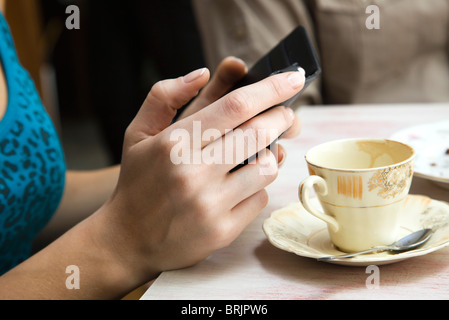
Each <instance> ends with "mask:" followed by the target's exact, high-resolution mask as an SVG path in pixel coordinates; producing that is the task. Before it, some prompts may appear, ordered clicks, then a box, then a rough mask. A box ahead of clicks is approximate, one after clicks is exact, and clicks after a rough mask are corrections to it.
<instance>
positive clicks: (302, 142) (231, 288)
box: [142, 104, 449, 300]
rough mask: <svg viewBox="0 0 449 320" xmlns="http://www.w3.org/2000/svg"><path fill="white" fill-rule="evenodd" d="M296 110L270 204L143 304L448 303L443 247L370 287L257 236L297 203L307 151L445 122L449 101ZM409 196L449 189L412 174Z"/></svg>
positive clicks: (165, 277)
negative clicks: (298, 129)
mask: <svg viewBox="0 0 449 320" xmlns="http://www.w3.org/2000/svg"><path fill="white" fill-rule="evenodd" d="M297 112H298V114H299V116H300V118H301V119H302V122H303V129H302V133H301V135H300V136H299V137H298V138H295V139H293V140H290V141H287V140H284V141H282V144H283V146H284V147H285V148H286V150H287V152H288V156H287V160H286V162H285V164H284V167H282V168H281V169H280V171H279V177H278V178H277V180H276V181H275V182H274V183H273V184H272V185H270V186H269V187H268V188H267V190H268V192H269V195H270V201H269V204H268V206H267V207H266V208H265V209H264V210H263V211H262V212H261V213H260V215H259V216H258V218H256V220H254V221H253V223H252V224H250V225H249V227H248V228H247V229H246V230H245V231H244V232H243V233H242V234H241V235H240V237H239V238H237V239H236V240H235V241H234V242H233V243H232V244H231V245H230V246H229V247H227V248H224V249H221V250H218V251H216V252H214V253H213V254H212V255H211V256H209V257H208V258H207V259H206V260H205V261H203V262H201V263H199V264H198V265H195V266H193V267H190V268H186V269H183V270H176V271H170V272H164V273H162V274H161V275H160V276H159V277H158V279H156V281H155V282H154V283H153V284H152V285H151V287H150V288H149V289H148V290H147V291H146V292H145V294H144V295H143V296H142V299H143V300H158V299H166V300H169V299H180V300H185V299H188V300H190V299H192V300H196V299H202V300H209V299H216V300H222V299H224V300H235V299H237V300H240V299H241V300H248V299H256V300H270V299H378V298H380V299H448V298H449V247H446V248H443V249H441V250H439V251H436V252H433V253H430V254H428V255H425V256H421V257H416V258H412V259H409V260H405V261H402V262H398V263H394V264H389V265H385V266H379V270H378V271H379V275H380V278H379V285H378V286H377V287H374V288H372V287H369V286H367V285H366V284H367V280H368V277H369V276H370V275H371V272H372V271H370V270H367V269H366V267H347V266H339V265H333V264H328V263H324V262H318V261H316V260H313V259H308V258H304V257H300V256H297V255H295V254H292V253H288V252H285V251H282V250H280V249H278V248H275V247H274V246H272V245H271V244H270V243H269V242H268V240H267V238H266V236H265V234H264V233H263V231H262V224H263V222H264V220H265V219H267V218H268V217H269V216H270V214H271V213H272V212H273V211H274V210H276V209H279V208H281V207H284V206H285V205H287V204H289V203H291V202H296V201H297V186H298V184H299V182H300V181H301V180H302V179H304V178H305V177H306V176H307V175H308V173H307V168H306V164H305V161H304V154H305V152H306V150H308V149H309V148H311V147H312V146H315V145H317V144H320V143H322V142H326V141H330V140H335V139H341V138H349V137H380V138H388V137H389V136H390V135H391V134H393V133H394V132H395V131H397V130H400V129H403V128H406V127H409V126H413V125H417V124H422V123H431V122H434V121H439V120H443V119H449V104H426V105H422V104H416V105H364V106H314V107H304V108H302V109H300V110H298V111H297ZM410 193H412V194H424V195H428V196H431V197H432V198H433V199H437V200H445V201H449V190H447V189H443V188H441V187H439V186H437V185H435V184H433V183H431V182H429V181H427V180H424V179H420V178H416V177H415V179H414V181H413V184H412V188H411V192H410Z"/></svg>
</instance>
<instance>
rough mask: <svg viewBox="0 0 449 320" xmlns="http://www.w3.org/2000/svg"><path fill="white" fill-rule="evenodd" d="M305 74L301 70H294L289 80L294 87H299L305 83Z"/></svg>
mask: <svg viewBox="0 0 449 320" xmlns="http://www.w3.org/2000/svg"><path fill="white" fill-rule="evenodd" d="M304 80H305V79H304V75H303V74H302V73H301V72H292V73H291V74H290V75H289V76H288V82H290V85H291V86H292V88H293V89H298V88H299V87H301V86H303V85H304Z"/></svg>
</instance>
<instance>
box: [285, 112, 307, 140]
mask: <svg viewBox="0 0 449 320" xmlns="http://www.w3.org/2000/svg"><path fill="white" fill-rule="evenodd" d="M301 129H302V123H301V119H299V117H298V115H297V114H296V113H295V120H294V121H293V124H292V126H291V127H290V129H288V130H287V132H285V133H284V135H283V136H282V139H292V138H295V137H297V136H298V135H299V134H300V133H301Z"/></svg>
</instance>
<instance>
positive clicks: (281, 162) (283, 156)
mask: <svg viewBox="0 0 449 320" xmlns="http://www.w3.org/2000/svg"><path fill="white" fill-rule="evenodd" d="M285 159H287V153H286V152H285V150H284V148H281V147H280V146H279V159H278V168H282V166H283V165H284V163H285Z"/></svg>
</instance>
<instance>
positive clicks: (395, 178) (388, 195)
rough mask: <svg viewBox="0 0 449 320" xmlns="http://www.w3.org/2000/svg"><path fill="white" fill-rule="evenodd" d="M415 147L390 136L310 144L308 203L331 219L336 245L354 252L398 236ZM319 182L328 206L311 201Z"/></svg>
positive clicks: (304, 198) (304, 197) (304, 186)
mask: <svg viewBox="0 0 449 320" xmlns="http://www.w3.org/2000/svg"><path fill="white" fill-rule="evenodd" d="M414 158H415V151H414V150H413V148H412V147H410V146H408V145H406V144H403V143H400V142H396V141H391V140H385V139H372V138H365V139H346V140H339V141H332V142H328V143H324V144H321V145H319V146H316V147H314V148H312V149H311V150H309V151H308V152H307V154H306V161H307V165H308V168H309V173H310V176H309V177H308V178H306V179H305V180H304V181H303V182H302V183H301V185H300V186H299V199H300V201H301V203H302V204H303V206H304V208H305V209H306V210H307V211H308V212H309V213H311V214H312V215H314V216H316V217H317V218H319V219H321V220H323V221H324V222H326V223H327V225H328V230H329V234H330V238H331V240H332V242H333V243H334V245H335V246H337V247H338V248H339V249H340V250H342V251H345V252H355V251H361V250H365V249H369V248H372V247H375V246H382V245H389V244H392V243H393V242H394V241H396V240H397V235H398V229H399V222H400V215H401V213H402V208H403V207H404V200H405V198H406V197H407V194H408V192H409V189H410V185H411V182H412V177H413V164H414ZM312 187H315V191H316V193H317V196H318V200H319V201H320V203H321V206H322V208H323V210H324V212H323V211H322V210H320V209H318V208H315V207H314V206H312V205H311V203H310V200H309V194H310V191H311V189H312Z"/></svg>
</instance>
